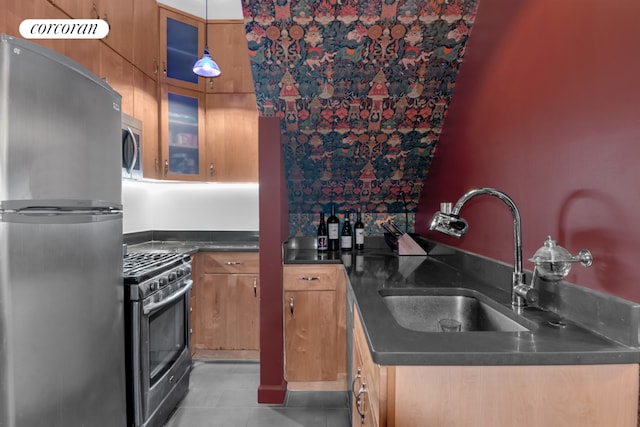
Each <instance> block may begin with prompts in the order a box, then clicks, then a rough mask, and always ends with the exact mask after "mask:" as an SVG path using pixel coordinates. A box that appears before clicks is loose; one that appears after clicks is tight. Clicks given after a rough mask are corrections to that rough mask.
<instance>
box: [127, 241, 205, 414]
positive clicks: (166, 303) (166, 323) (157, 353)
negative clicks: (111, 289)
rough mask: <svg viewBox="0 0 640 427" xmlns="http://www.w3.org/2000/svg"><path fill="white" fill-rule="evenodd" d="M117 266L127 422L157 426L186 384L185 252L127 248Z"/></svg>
mask: <svg viewBox="0 0 640 427" xmlns="http://www.w3.org/2000/svg"><path fill="white" fill-rule="evenodd" d="M123 266H124V268H123V272H124V285H125V292H126V294H125V309H126V310H125V325H126V328H125V334H126V338H127V339H126V349H127V378H128V393H127V399H128V401H129V407H130V408H131V411H130V413H129V417H130V420H129V422H128V424H127V425H130V426H134V427H152V426H153V427H155V426H161V425H163V423H164V422H165V420H166V419H167V418H168V416H169V414H170V413H171V411H173V410H174V408H175V407H176V406H177V404H178V402H179V401H180V399H182V398H183V397H184V395H185V394H186V393H187V390H188V389H189V372H190V370H191V345H190V341H189V338H190V331H191V326H190V316H189V313H190V298H191V293H190V292H191V287H192V286H193V281H192V280H191V257H190V256H189V255H187V254H179V253H176V252H167V251H149V252H130V253H128V254H127V255H125V256H124V259H123Z"/></svg>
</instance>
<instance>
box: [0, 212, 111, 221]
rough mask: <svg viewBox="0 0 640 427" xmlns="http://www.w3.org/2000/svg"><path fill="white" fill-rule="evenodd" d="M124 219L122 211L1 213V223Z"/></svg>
mask: <svg viewBox="0 0 640 427" xmlns="http://www.w3.org/2000/svg"><path fill="white" fill-rule="evenodd" d="M117 219H122V211H88V212H84V211H72V212H69V211H65V210H60V211H55V210H42V209H40V210H31V209H27V210H20V211H0V222H11V223H22V224H82V223H90V222H103V221H112V220H117Z"/></svg>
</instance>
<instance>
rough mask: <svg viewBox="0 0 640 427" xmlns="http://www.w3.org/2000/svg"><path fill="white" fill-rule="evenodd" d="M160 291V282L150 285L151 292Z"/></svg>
mask: <svg viewBox="0 0 640 427" xmlns="http://www.w3.org/2000/svg"><path fill="white" fill-rule="evenodd" d="M158 289H159V287H158V282H151V283H150V284H149V290H151V291H157V290H158Z"/></svg>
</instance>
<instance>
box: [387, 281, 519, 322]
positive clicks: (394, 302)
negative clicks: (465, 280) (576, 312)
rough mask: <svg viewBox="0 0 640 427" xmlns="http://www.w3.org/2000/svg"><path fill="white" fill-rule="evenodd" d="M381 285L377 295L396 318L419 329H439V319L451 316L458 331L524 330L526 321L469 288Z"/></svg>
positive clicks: (397, 320)
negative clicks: (382, 287)
mask: <svg viewBox="0 0 640 427" xmlns="http://www.w3.org/2000/svg"><path fill="white" fill-rule="evenodd" d="M408 291H409V290H407V289H398V290H393V289H382V290H380V295H381V296H382V299H383V300H384V303H385V305H386V306H387V308H388V309H389V311H390V312H391V315H392V316H393V318H394V319H395V320H396V322H397V323H398V324H399V325H400V326H402V327H403V328H405V329H409V330H412V331H418V332H442V331H441V328H440V324H439V321H440V320H441V319H453V320H456V321H458V322H459V323H460V332H523V331H529V328H527V326H526V324H527V323H528V321H527V320H526V319H523V318H521V317H520V316H518V315H517V314H516V313H514V312H513V311H511V310H510V309H509V308H508V307H505V306H503V305H501V304H499V303H497V302H496V301H494V300H492V299H490V298H488V297H486V296H485V295H483V294H481V293H479V292H476V291H474V290H472V289H464V288H458V289H451V288H446V289H445V288H437V289H411V290H410V291H411V292H408Z"/></svg>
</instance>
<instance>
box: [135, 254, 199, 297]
mask: <svg viewBox="0 0 640 427" xmlns="http://www.w3.org/2000/svg"><path fill="white" fill-rule="evenodd" d="M123 273H124V284H125V287H127V288H128V293H129V298H130V299H131V300H142V299H144V298H146V297H148V296H150V295H152V294H154V293H156V292H159V291H161V290H162V289H164V288H166V287H167V286H169V285H171V284H173V283H175V282H176V281H181V280H182V279H184V278H188V276H189V275H190V274H191V257H190V256H189V255H187V254H179V253H174V252H153V251H151V252H130V253H128V254H126V255H125V256H124V260H123Z"/></svg>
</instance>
